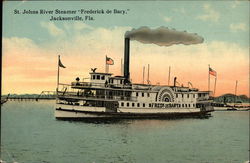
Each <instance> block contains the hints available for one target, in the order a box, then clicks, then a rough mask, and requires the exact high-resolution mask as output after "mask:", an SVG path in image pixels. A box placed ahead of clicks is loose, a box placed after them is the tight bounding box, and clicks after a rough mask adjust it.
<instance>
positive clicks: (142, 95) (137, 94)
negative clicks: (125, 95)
mask: <svg viewBox="0 0 250 163" xmlns="http://www.w3.org/2000/svg"><path fill="white" fill-rule="evenodd" d="M145 94H147V96H148V97H150V94H149V93H145ZM138 96H139V92H136V97H138ZM141 97H144V92H142V93H141Z"/></svg>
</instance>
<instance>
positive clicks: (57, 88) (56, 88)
mask: <svg viewBox="0 0 250 163" xmlns="http://www.w3.org/2000/svg"><path fill="white" fill-rule="evenodd" d="M59 62H60V55H58V63H57V86H56V94H57V92H58V87H59Z"/></svg>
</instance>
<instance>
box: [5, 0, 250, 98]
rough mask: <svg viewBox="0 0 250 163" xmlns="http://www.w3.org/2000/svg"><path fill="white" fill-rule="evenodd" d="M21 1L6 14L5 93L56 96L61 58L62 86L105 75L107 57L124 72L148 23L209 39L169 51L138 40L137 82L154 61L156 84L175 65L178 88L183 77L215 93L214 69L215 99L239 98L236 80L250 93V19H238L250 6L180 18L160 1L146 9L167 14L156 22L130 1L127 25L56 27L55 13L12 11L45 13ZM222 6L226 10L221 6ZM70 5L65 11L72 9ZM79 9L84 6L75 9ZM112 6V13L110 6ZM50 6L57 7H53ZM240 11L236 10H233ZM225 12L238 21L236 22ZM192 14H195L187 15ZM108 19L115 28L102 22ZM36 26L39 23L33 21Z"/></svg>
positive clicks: (203, 9) (202, 10)
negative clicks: (138, 32) (133, 34)
mask: <svg viewBox="0 0 250 163" xmlns="http://www.w3.org/2000/svg"><path fill="white" fill-rule="evenodd" d="M19 3H20V2H15V3H10V2H9V3H8V4H5V6H4V11H3V12H4V16H3V18H4V22H3V28H4V29H3V37H2V47H3V48H2V54H3V55H2V94H8V93H11V94H13V93H17V94H22V93H41V92H42V91H45V90H48V91H54V90H55V89H56V79H57V63H58V55H60V56H61V61H62V63H63V64H64V65H65V66H66V68H65V69H62V68H61V69H60V82H61V83H70V82H72V81H74V80H75V78H76V77H80V78H81V79H82V78H87V77H88V73H89V72H90V68H94V67H96V68H97V71H98V72H104V70H105V56H106V55H107V56H108V57H111V58H112V59H113V60H114V62H115V64H114V65H112V66H110V67H109V72H111V73H113V74H114V75H120V74H121V59H122V58H123V55H124V34H125V32H126V31H129V30H131V29H132V28H138V27H140V26H145V25H147V26H149V27H150V28H153V29H154V28H157V27H159V26H167V27H172V28H175V29H176V30H179V31H184V30H187V32H191V33H198V35H200V36H202V37H203V38H204V42H203V43H202V44H195V45H173V46H169V47H165V46H157V45H154V44H142V43H140V42H137V41H131V42H130V75H131V78H132V81H133V82H134V83H142V71H143V66H145V67H147V64H150V81H151V83H152V84H156V83H160V84H167V82H168V68H169V66H171V81H170V84H171V85H172V84H173V78H174V77H175V76H176V77H177V81H178V83H180V84H183V85H184V86H187V83H188V82H191V83H192V84H193V86H194V87H195V88H199V89H200V90H207V89H208V65H209V64H210V66H211V68H212V69H214V70H215V71H216V72H217V87H216V93H215V96H219V95H222V94H225V93H234V90H235V82H236V80H238V90H237V94H238V95H241V94H245V95H247V96H249V47H248V43H249V40H248V33H249V32H248V29H249V28H248V26H247V24H249V22H248V21H249V20H247V19H246V17H244V16H243V15H240V14H238V15H236V16H235V18H234V16H233V14H234V12H237V11H238V10H241V11H242V10H243V9H244V11H247V9H249V8H247V9H246V8H244V3H242V4H237V5H238V6H236V7H242V8H243V9H242V8H239V9H238V10H236V9H235V8H233V7H232V6H231V9H232V13H227V11H224V10H223V9H222V6H223V4H218V5H217V4H215V3H211V4H207V3H201V2H200V3H198V4H197V5H196V6H195V7H197V8H195V9H194V11H190V10H189V9H188V8H185V5H182V6H181V7H180V8H179V9H183V10H182V11H183V12H184V11H185V13H182V12H181V10H180V11H178V12H176V14H173V13H168V12H166V8H167V7H166V8H164V7H162V4H161V3H167V2H158V3H159V4H158V5H155V6H152V5H150V3H151V2H148V3H146V5H144V6H143V7H141V9H140V10H145V11H149V7H150V6H151V7H156V8H157V7H158V8H160V9H159V13H160V14H158V15H156V17H159V18H157V19H155V22H152V23H151V24H148V21H147V20H144V19H143V16H140V15H139V14H138V13H141V12H142V11H140V12H139V11H138V10H137V11H134V10H133V8H134V5H131V6H129V5H128V4H125V3H121V4H119V6H120V7H121V8H130V9H131V12H130V13H129V14H128V15H126V16H124V17H123V18H124V20H126V21H127V22H128V23H127V24H124V22H123V21H121V20H120V19H118V17H117V16H109V17H107V18H106V16H102V17H101V16H97V17H96V20H95V21H94V22H87V21H86V22H53V21H49V20H48V19H49V16H34V15H33V16H31V15H19V16H16V15H14V14H13V12H12V11H13V8H18V9H20V10H22V9H23V8H26V9H38V8H39V7H37V6H39V5H35V4H34V3H35V2H27V3H22V4H20V5H18V4H19ZM89 3H90V2H88V4H89ZM221 3H222V2H221ZM113 5H115V4H113ZM117 5H118V4H117ZM171 5H174V4H171ZM220 5H221V8H219V7H220ZM227 5H229V6H230V5H231V4H227ZM13 6H15V7H13ZM65 6H66V5H65ZM65 6H62V8H66V7H65ZM76 6H77V4H75V6H71V7H72V8H75V7H76ZM86 6H88V5H87V4H86ZM183 6H184V7H183ZM106 7H109V8H112V6H108V5H106ZM137 7H138V6H137ZM50 8H51V9H53V6H52V7H50ZM104 8H105V6H104ZM177 9H178V8H177ZM220 9H221V10H220ZM234 9H235V10H236V11H233V10H234ZM132 11H133V12H132ZM150 11H151V10H150ZM209 11H214V12H215V13H218V15H219V16H218V15H217V16H218V18H217V19H218V20H213V19H212V18H210V17H209V15H208V14H211V12H209ZM137 12H138V13H137ZM173 12H174V10H173ZM143 13H145V14H147V13H148V12H143ZM224 13H225V14H229V16H231V18H230V20H229V19H228V18H226V16H228V15H226V16H225V14H224ZM151 14H153V13H151ZM206 14H207V17H206ZM231 14H232V15H231ZM178 15H182V16H183V18H182V19H181V20H178V19H179V17H178ZM192 15H195V16H192ZM185 16H188V17H187V18H185ZM202 16H203V17H202ZM99 17H100V18H99ZM213 18H214V17H213ZM137 19H138V20H141V21H137ZM145 19H146V18H145ZM107 20H109V21H110V24H106V23H103V24H102V23H101V22H106V21H107ZM28 21H29V22H32V23H29V24H27V22H28ZM183 21H187V25H186V26H185V25H183V23H180V22H183ZM146 22H147V23H146ZM241 23H243V24H241ZM198 25H199V26H198ZM211 29H213V30H211ZM239 36H240V37H239ZM145 74H146V73H145ZM214 79H215V78H214V77H213V76H211V79H210V81H211V85H210V88H211V90H212V89H213V88H214Z"/></svg>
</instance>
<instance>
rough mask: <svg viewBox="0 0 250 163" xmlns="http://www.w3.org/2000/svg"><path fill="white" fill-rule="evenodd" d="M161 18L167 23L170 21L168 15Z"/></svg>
mask: <svg viewBox="0 0 250 163" xmlns="http://www.w3.org/2000/svg"><path fill="white" fill-rule="evenodd" d="M163 20H164V21H165V22H167V23H168V22H171V21H172V18H170V17H164V18H163Z"/></svg>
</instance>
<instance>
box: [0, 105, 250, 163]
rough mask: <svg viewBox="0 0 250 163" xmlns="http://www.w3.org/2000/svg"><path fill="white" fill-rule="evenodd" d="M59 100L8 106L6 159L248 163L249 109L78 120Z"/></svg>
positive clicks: (29, 161)
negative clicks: (64, 115)
mask: <svg viewBox="0 0 250 163" xmlns="http://www.w3.org/2000/svg"><path fill="white" fill-rule="evenodd" d="M53 107H54V101H39V102H36V101H22V102H18V101H8V102H7V103H6V104H4V105H3V106H2V108H1V109H2V115H1V159H2V160H5V161H7V162H14V161H17V162H18V163H71V162H72V163H125V162H127V163H168V162H169V163H244V162H245V161H247V160H249V111H238V112H230V111H225V112H213V113H212V117H210V118H208V119H179V120H123V121H119V122H91V123H90V122H72V121H60V120H56V119H55V118H54V110H53V109H54V108H53Z"/></svg>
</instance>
